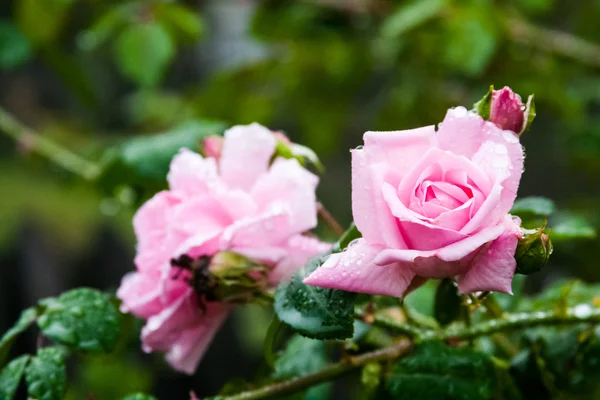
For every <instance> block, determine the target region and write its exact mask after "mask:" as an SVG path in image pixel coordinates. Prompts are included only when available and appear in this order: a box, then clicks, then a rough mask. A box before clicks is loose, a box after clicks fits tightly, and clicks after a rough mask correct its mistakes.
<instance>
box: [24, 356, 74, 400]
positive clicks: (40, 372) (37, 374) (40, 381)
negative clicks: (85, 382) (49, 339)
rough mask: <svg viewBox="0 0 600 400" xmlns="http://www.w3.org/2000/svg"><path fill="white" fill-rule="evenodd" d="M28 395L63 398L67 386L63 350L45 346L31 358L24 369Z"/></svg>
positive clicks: (41, 398)
mask: <svg viewBox="0 0 600 400" xmlns="http://www.w3.org/2000/svg"><path fill="white" fill-rule="evenodd" d="M25 381H26V382H27V389H28V391H29V397H31V398H32V399H35V400H63V399H64V397H65V391H66V386H67V374H66V368H65V352H64V351H63V350H62V349H60V348H57V347H46V348H43V349H41V350H39V351H38V352H37V355H36V356H35V357H32V358H31V361H30V362H29V365H27V368H26V369H25Z"/></svg>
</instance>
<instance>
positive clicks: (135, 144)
mask: <svg viewBox="0 0 600 400" xmlns="http://www.w3.org/2000/svg"><path fill="white" fill-rule="evenodd" d="M225 128H226V124H225V123H223V122H219V121H188V122H185V123H182V124H180V125H179V126H177V127H175V128H173V129H172V130H170V131H168V132H164V133H159V134H155V135H147V136H140V137H137V138H133V139H131V140H129V141H127V142H125V143H123V144H122V145H121V147H120V148H119V149H118V152H119V154H120V157H121V160H122V162H123V163H124V164H125V165H126V166H128V167H130V168H132V169H133V170H134V171H135V172H136V173H137V174H138V175H140V176H143V177H147V178H154V179H160V180H162V181H164V180H165V179H166V176H167V173H168V172H169V164H170V163H171V159H172V158H173V156H174V155H175V154H177V152H178V151H179V150H180V149H181V148H184V147H185V148H188V149H190V150H196V149H197V147H198V144H199V142H200V140H202V139H203V138H205V137H207V136H210V135H216V134H221V133H222V132H223V131H224V130H225Z"/></svg>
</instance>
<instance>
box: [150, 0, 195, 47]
mask: <svg viewBox="0 0 600 400" xmlns="http://www.w3.org/2000/svg"><path fill="white" fill-rule="evenodd" d="M154 15H155V17H156V18H157V19H158V20H159V21H160V22H161V23H164V24H165V26H168V27H169V28H170V29H172V30H173V31H175V32H176V33H181V34H182V36H183V38H185V39H187V40H197V39H198V38H200V36H202V34H203V33H204V31H205V26H204V21H203V20H202V16H201V14H200V13H198V11H196V10H192V9H189V8H187V7H185V6H182V5H181V4H177V3H158V4H156V6H155V8H154Z"/></svg>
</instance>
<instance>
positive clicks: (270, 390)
mask: <svg viewBox="0 0 600 400" xmlns="http://www.w3.org/2000/svg"><path fill="white" fill-rule="evenodd" d="M599 322H600V309H593V308H591V307H590V306H589V305H586V304H580V305H578V306H575V307H572V308H569V309H567V310H563V311H562V312H560V311H545V312H543V311H537V312H530V313H520V314H512V315H507V316H506V317H505V318H503V319H493V320H489V321H485V322H480V323H477V324H474V325H472V326H470V327H466V326H465V327H460V328H448V329H446V330H438V331H434V330H421V329H419V328H416V327H412V326H411V325H409V324H404V323H400V322H397V321H394V320H393V319H391V318H388V317H384V316H382V315H381V314H379V315H377V316H376V317H374V319H373V321H371V323H372V324H373V325H378V326H383V327H386V328H393V329H396V330H397V331H398V332H400V333H403V334H406V335H407V336H410V337H412V338H414V340H413V341H409V340H406V339H404V340H400V341H399V342H398V343H397V344H395V345H394V346H390V347H386V348H384V349H380V350H376V351H373V352H369V353H364V354H361V355H359V356H354V357H348V358H344V359H342V360H341V361H339V362H338V363H336V364H333V365H330V366H328V367H326V368H324V369H322V370H321V371H319V372H317V373H314V374H311V375H308V376H304V377H299V378H293V379H290V380H287V381H284V382H277V383H273V384H270V385H266V386H263V387H261V388H258V389H254V390H250V391H246V392H242V393H239V394H236V395H232V396H220V397H216V398H214V400H217V399H218V400H253V399H263V398H269V397H274V396H281V395H285V394H290V393H294V392H298V391H301V390H304V389H307V388H309V387H311V386H315V385H318V384H320V383H323V382H327V381H330V380H333V379H335V378H338V377H340V376H342V375H344V374H346V373H349V372H351V371H353V370H355V369H357V368H359V367H361V366H364V365H366V364H368V363H371V362H377V361H385V360H395V359H398V358H400V357H402V356H403V355H405V354H407V353H408V351H409V350H410V349H411V348H412V345H413V342H424V341H438V340H449V339H453V340H456V339H459V340H468V339H476V338H478V337H483V336H491V335H494V334H496V333H500V332H509V331H513V330H518V329H527V328H534V327H540V326H569V325H574V324H579V323H599Z"/></svg>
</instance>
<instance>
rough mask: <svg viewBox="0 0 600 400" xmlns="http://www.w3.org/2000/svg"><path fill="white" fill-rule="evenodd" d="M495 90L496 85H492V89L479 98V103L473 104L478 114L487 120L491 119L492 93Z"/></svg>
mask: <svg viewBox="0 0 600 400" xmlns="http://www.w3.org/2000/svg"><path fill="white" fill-rule="evenodd" d="M493 92H494V85H491V86H490V90H488V92H487V93H486V94H485V96H483V97H482V98H481V100H479V101H478V102H477V103H475V104H473V109H474V110H475V111H476V112H477V114H478V115H479V116H480V117H481V118H483V119H485V120H486V121H487V120H489V119H490V112H491V109H492V93H493Z"/></svg>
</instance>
